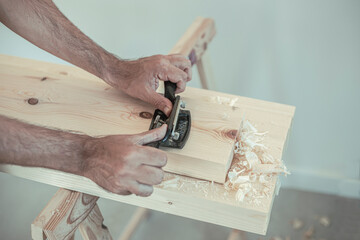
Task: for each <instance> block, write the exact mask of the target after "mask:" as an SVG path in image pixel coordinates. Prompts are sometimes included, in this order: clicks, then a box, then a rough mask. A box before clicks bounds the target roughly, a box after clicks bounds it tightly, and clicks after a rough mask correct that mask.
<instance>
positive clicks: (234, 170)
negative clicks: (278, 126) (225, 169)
mask: <svg viewBox="0 0 360 240" xmlns="http://www.w3.org/2000/svg"><path fill="white" fill-rule="evenodd" d="M266 134H267V132H264V133H259V132H258V130H257V129H256V128H255V127H254V126H253V125H252V124H251V123H250V122H249V121H248V120H244V119H243V121H242V122H241V125H240V131H239V135H238V137H237V142H236V143H235V148H234V159H233V164H232V166H231V168H230V171H229V173H228V180H227V182H226V183H225V187H226V188H228V189H232V190H236V191H237V194H236V200H237V201H239V202H242V201H244V199H245V197H249V201H250V202H253V203H257V202H259V199H261V198H264V197H268V196H269V195H270V194H269V191H270V187H269V184H270V182H271V180H272V179H273V177H274V176H275V175H278V174H281V173H284V174H289V172H288V170H287V169H286V167H285V166H284V164H283V162H282V161H281V160H280V159H274V158H273V157H272V156H271V155H270V154H269V153H268V148H267V147H266V146H265V145H264V144H263V140H264V138H265V137H266Z"/></svg>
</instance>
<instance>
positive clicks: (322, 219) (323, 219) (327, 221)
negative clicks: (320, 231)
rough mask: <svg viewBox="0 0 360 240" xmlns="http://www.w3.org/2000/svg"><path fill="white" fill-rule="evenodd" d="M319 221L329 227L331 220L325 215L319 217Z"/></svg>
mask: <svg viewBox="0 0 360 240" xmlns="http://www.w3.org/2000/svg"><path fill="white" fill-rule="evenodd" d="M319 222H320V224H321V225H323V226H324V227H329V226H330V224H331V222H330V218H328V217H326V216H323V217H321V218H320V219H319Z"/></svg>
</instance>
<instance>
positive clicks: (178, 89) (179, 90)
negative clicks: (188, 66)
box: [175, 82, 186, 93]
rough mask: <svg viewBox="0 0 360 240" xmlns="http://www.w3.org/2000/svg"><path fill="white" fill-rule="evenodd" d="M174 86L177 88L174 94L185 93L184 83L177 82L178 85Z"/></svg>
mask: <svg viewBox="0 0 360 240" xmlns="http://www.w3.org/2000/svg"><path fill="white" fill-rule="evenodd" d="M176 86H177V88H176V90H175V93H182V92H183V91H185V88H186V82H178V84H177V85H176Z"/></svg>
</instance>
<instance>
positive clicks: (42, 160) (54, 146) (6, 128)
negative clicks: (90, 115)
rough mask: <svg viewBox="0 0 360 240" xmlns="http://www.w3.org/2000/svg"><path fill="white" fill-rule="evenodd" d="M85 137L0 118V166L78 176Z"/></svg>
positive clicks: (81, 164)
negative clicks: (35, 168) (38, 169)
mask: <svg viewBox="0 0 360 240" xmlns="http://www.w3.org/2000/svg"><path fill="white" fill-rule="evenodd" d="M88 139H89V137H88V136H86V135H80V134H73V133H69V132H64V131H57V130H52V129H47V128H43V127H38V126H34V125H29V124H26V123H23V122H19V121H17V120H14V119H9V118H7V117H4V116H1V115H0V163H8V164H16V165H22V166H33V167H45V168H51V169H56V170H60V171H64V172H69V173H74V174H78V175H82V169H83V161H84V145H85V144H86V141H87V140H88Z"/></svg>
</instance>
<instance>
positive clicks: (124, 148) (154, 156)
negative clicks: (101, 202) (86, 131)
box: [83, 124, 167, 197]
mask: <svg viewBox="0 0 360 240" xmlns="http://www.w3.org/2000/svg"><path fill="white" fill-rule="evenodd" d="M166 129H167V126H166V125H165V124H164V125H163V126H162V127H160V128H157V129H153V130H151V131H148V132H144V133H140V134H136V135H112V136H106V137H101V138H91V139H90V140H88V141H87V142H86V143H85V151H84V157H85V159H84V165H83V175H84V176H85V177H87V178H90V179H91V180H93V181H94V182H95V183H97V184H98V185H99V186H101V187H103V188H104V189H106V190H108V191H110V192H113V193H116V194H121V195H127V194H131V193H133V194H136V195H138V196H143V197H146V196H149V195H151V194H152V192H153V185H157V184H160V183H161V181H162V180H163V177H164V172H163V170H162V169H161V168H162V167H163V166H165V165H166V162H167V156H166V154H165V152H163V151H161V150H159V149H156V148H152V147H147V146H143V145H145V144H147V143H150V142H154V141H158V140H161V139H162V138H164V136H165V133H166Z"/></svg>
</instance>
